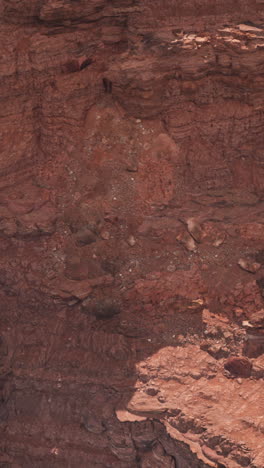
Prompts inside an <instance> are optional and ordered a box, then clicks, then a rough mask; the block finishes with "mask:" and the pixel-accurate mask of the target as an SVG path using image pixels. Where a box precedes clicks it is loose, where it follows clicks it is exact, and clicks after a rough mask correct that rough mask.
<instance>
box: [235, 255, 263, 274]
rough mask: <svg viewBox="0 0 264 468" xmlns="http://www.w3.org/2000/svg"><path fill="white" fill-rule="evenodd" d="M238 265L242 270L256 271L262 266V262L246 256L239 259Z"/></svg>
mask: <svg viewBox="0 0 264 468" xmlns="http://www.w3.org/2000/svg"><path fill="white" fill-rule="evenodd" d="M238 265H239V266H240V268H242V270H245V271H248V272H249V273H256V272H257V271H258V270H259V269H260V268H261V264H260V263H258V262H254V261H251V260H249V259H244V258H240V260H238Z"/></svg>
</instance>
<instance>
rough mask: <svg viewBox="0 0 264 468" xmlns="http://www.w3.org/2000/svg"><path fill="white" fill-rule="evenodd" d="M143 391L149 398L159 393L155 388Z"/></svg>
mask: <svg viewBox="0 0 264 468" xmlns="http://www.w3.org/2000/svg"><path fill="white" fill-rule="evenodd" d="M145 391H146V394H147V395H150V396H156V395H157V394H158V393H159V389H158V388H155V387H149V388H147V389H146V390H145Z"/></svg>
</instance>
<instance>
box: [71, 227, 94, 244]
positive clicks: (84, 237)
mask: <svg viewBox="0 0 264 468" xmlns="http://www.w3.org/2000/svg"><path fill="white" fill-rule="evenodd" d="M75 239H76V244H77V245H79V246H82V245H89V244H92V243H93V242H95V241H96V235H95V234H94V232H92V231H91V230H90V229H88V228H83V229H80V230H79V231H78V232H77V233H76V234H75Z"/></svg>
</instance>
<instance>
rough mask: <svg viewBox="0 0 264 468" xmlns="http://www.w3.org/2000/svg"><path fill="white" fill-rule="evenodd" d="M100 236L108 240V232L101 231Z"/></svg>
mask: <svg viewBox="0 0 264 468" xmlns="http://www.w3.org/2000/svg"><path fill="white" fill-rule="evenodd" d="M100 235H101V238H102V239H104V240H109V239H110V232H108V231H101V234H100Z"/></svg>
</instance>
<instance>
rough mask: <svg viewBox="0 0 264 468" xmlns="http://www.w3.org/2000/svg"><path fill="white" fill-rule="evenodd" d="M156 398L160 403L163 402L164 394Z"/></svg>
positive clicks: (164, 399)
mask: <svg viewBox="0 0 264 468" xmlns="http://www.w3.org/2000/svg"><path fill="white" fill-rule="evenodd" d="M158 400H159V402H160V403H165V401H166V398H165V397H164V396H159V397H158Z"/></svg>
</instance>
